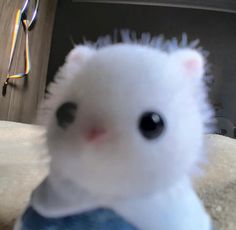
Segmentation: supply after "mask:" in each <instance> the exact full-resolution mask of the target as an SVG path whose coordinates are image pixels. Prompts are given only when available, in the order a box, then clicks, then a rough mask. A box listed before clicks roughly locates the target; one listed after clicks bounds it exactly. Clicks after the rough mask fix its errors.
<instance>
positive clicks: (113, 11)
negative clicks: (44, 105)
mask: <svg viewBox="0 0 236 230" xmlns="http://www.w3.org/2000/svg"><path fill="white" fill-rule="evenodd" d="M23 3H24V0H15V1H0V34H1V39H0V53H1V56H0V76H1V78H0V84H1V85H0V87H2V85H3V82H4V81H5V77H6V74H7V65H8V60H9V56H10V48H11V41H12V33H13V30H14V21H15V13H16V11H17V9H19V8H20V7H22V4H23ZM30 3H31V5H32V4H33V3H34V1H30ZM112 3H113V4H112ZM30 13H31V12H29V15H30ZM54 19H55V20H54ZM121 29H130V30H131V31H136V32H137V35H138V36H139V35H140V34H141V33H142V32H150V33H151V35H153V36H156V35H161V34H163V35H164V36H165V37H166V39H170V38H172V37H176V38H178V39H181V37H182V33H186V34H187V35H188V38H189V40H190V41H192V40H195V39H200V46H202V47H203V48H204V49H205V50H207V51H209V53H210V55H209V63H210V66H211V74H212V75H213V76H214V84H213V86H212V90H211V92H210V98H211V103H212V104H213V106H214V108H215V110H216V116H217V120H218V123H219V125H218V126H219V129H218V131H217V132H218V133H221V134H223V135H227V136H231V137H235V136H236V131H235V125H236V106H235V101H236V90H235V88H236V71H235V69H236V1H235V0H126V1H125V0H112V1H109V0H86V1H85V0H50V1H48V0H40V7H39V14H38V20H37V23H36V25H35V28H34V30H33V31H30V34H29V39H30V51H31V61H32V71H31V73H30V75H29V77H28V78H27V79H20V80H14V81H11V83H13V86H14V87H9V88H8V91H7V94H6V96H5V97H3V96H1V95H0V120H8V121H18V122H23V123H32V122H34V118H35V113H36V111H37V106H38V104H39V103H40V101H41V99H42V98H43V96H44V93H45V87H46V85H48V84H49V82H51V81H52V80H53V77H54V75H55V73H56V71H57V69H58V67H59V66H60V65H62V64H63V62H64V58H65V56H66V54H67V53H68V52H69V51H70V50H71V49H72V48H73V42H74V43H77V44H78V43H81V42H83V40H84V39H87V40H91V41H94V42H95V41H96V40H97V38H98V37H100V36H104V35H113V34H114V31H115V30H117V31H119V30H121ZM19 37H20V39H19V42H18V44H17V49H16V53H15V58H14V62H13V69H12V73H15V72H19V71H22V69H24V53H23V51H24V39H25V38H24V33H23V31H22V30H21V32H20V34H19ZM1 89H2V88H1Z"/></svg>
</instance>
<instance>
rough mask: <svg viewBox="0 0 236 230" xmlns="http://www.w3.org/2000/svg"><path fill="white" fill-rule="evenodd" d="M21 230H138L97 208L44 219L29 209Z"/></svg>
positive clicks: (108, 211)
mask: <svg viewBox="0 0 236 230" xmlns="http://www.w3.org/2000/svg"><path fill="white" fill-rule="evenodd" d="M21 230H138V229H137V228H135V227H134V226H132V225H131V224H129V223H128V222H126V221H125V220H124V219H123V218H122V217H120V216H119V215H117V214H116V213H115V212H113V211H112V210H109V209H105V208H99V209H96V210H92V211H89V212H85V213H81V214H78V215H71V216H65V217H61V218H46V217H43V216H41V215H40V214H39V213H37V212H36V211H35V210H34V209H33V208H32V207H29V208H28V209H27V210H26V211H25V213H24V215H23V217H22V227H21Z"/></svg>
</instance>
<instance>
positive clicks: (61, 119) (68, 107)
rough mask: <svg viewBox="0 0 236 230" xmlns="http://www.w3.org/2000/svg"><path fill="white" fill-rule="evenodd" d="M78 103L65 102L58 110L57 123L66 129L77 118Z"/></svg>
mask: <svg viewBox="0 0 236 230" xmlns="http://www.w3.org/2000/svg"><path fill="white" fill-rule="evenodd" d="M76 111H77V105H76V104H75V103H74V102H65V103H63V104H62V105H61V106H60V107H59V108H58V109H57V111H56V118H57V124H58V126H60V127H61V128H63V129H66V128H67V127H68V126H69V125H70V124H72V123H73V122H74V120H75V116H76Z"/></svg>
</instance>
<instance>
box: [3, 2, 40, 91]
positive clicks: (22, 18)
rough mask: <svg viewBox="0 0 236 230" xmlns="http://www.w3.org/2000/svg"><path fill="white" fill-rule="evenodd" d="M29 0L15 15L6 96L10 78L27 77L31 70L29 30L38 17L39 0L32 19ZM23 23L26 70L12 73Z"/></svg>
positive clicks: (4, 88) (5, 89)
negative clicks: (29, 11)
mask: <svg viewBox="0 0 236 230" xmlns="http://www.w3.org/2000/svg"><path fill="white" fill-rule="evenodd" d="M29 3H30V1H29V0H25V2H24V4H23V6H22V8H21V9H18V10H17V13H16V17H15V26H14V31H13V36H12V45H11V52H10V59H9V64H8V70H7V77H6V81H5V82H4V85H3V89H2V95H3V96H5V95H6V93H7V86H8V83H9V80H10V79H19V78H24V77H27V76H28V75H29V73H30V70H31V62H30V50H29V31H30V30H32V29H33V26H34V24H35V22H36V19H37V13H38V9H39V0H35V7H34V11H33V14H32V16H31V19H28V15H27V14H28V8H29ZM21 23H22V25H23V29H24V32H25V71H24V72H23V73H16V74H13V75H11V74H10V70H11V67H12V62H13V57H14V53H15V50H16V43H17V39H18V35H19V29H20V25H21Z"/></svg>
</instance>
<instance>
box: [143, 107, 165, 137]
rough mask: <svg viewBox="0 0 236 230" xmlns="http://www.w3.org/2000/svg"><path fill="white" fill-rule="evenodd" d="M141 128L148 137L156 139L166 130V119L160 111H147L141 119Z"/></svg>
mask: <svg viewBox="0 0 236 230" xmlns="http://www.w3.org/2000/svg"><path fill="white" fill-rule="evenodd" d="M139 130H140V132H141V133H142V135H143V136H144V137H145V138H146V139H149V140H151V139H155V138H157V137H158V136H160V134H161V133H162V132H163V130H164V121H163V119H162V118H161V116H160V115H159V114H158V113H155V112H146V113H144V114H143V115H142V116H141V118H140V121H139Z"/></svg>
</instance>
